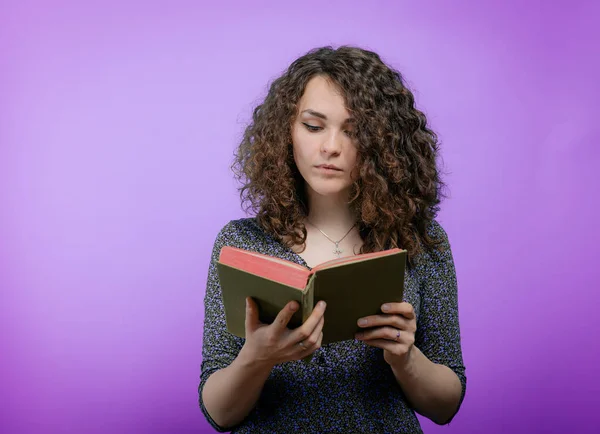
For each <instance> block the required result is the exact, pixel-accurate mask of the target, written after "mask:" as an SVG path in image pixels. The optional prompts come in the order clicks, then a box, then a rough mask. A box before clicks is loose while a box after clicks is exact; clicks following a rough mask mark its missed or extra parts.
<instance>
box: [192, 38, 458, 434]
mask: <svg viewBox="0 0 600 434" xmlns="http://www.w3.org/2000/svg"><path fill="white" fill-rule="evenodd" d="M437 153H438V143H437V138H436V135H435V134H434V133H433V132H432V131H431V130H430V129H429V127H428V126H427V121H426V118H425V116H424V115H423V113H421V112H420V111H419V110H417V109H416V108H415V104H414V98H413V95H412V94H411V92H410V91H409V90H408V89H407V88H406V86H405V85H404V82H403V78H402V76H401V75H400V73H398V72H397V71H395V70H394V69H392V68H390V67H389V66H386V65H385V64H384V63H383V62H382V60H381V59H380V57H379V56H378V55H377V54H375V53H373V52H371V51H367V50H362V49H359V48H355V47H340V48H338V49H332V48H330V47H325V48H320V49H315V50H312V51H311V52H309V53H307V54H306V55H304V56H302V57H300V58H299V59H297V60H296V61H294V62H293V63H292V64H291V65H290V67H289V68H288V70H287V71H286V72H285V73H284V74H283V75H282V76H281V77H280V78H278V79H277V80H275V81H274V82H273V83H272V85H271V87H270V91H269V93H268V95H267V97H266V99H265V100H264V102H263V103H262V104H261V105H260V106H259V107H257V108H256V109H255V111H254V116H253V121H252V123H251V124H250V125H249V126H248V128H247V129H246V132H245V135H244V138H243V140H242V142H241V144H240V146H239V149H238V151H237V155H236V159H235V163H234V165H233V168H234V170H235V173H236V176H237V178H238V179H239V180H240V181H241V182H242V187H241V189H240V191H241V197H242V200H243V203H245V204H246V205H247V208H248V209H251V210H253V212H254V213H253V214H254V215H255V217H254V218H246V219H240V220H235V221H231V222H229V223H228V224H227V225H225V226H224V228H223V229H222V230H221V231H220V233H219V234H218V236H217V239H216V242H215V245H214V249H213V255H212V261H211V264H210V268H209V275H208V284H207V289H206V297H205V323H204V340H203V361H202V368H201V371H202V372H201V378H200V385H199V396H200V407H201V408H202V411H203V413H204V415H205V417H206V418H207V420H208V421H209V422H210V423H211V425H212V426H213V427H214V428H215V429H216V430H218V431H221V432H222V431H233V432H239V433H246V432H248V433H250V432H252V433H257V432H265V433H267V432H268V433H290V432H301V433H312V432H314V433H325V432H344V433H363V432H364V433H379V432H381V433H383V432H395V433H418V432H421V428H420V425H419V422H418V419H417V418H416V415H415V412H418V413H420V414H422V415H424V416H425V417H428V418H429V419H431V420H433V421H434V422H435V423H438V424H446V423H448V422H450V420H451V419H452V418H453V417H454V415H455V414H456V413H457V411H458V409H459V407H460V405H461V403H462V401H463V399H464V396H465V390H466V377H465V368H464V365H463V358H462V350H461V343H460V329H459V320H458V306H457V300H458V296H457V281H456V275H455V269H454V263H453V259H452V253H451V250H450V245H449V242H448V238H447V235H446V233H445V231H444V230H443V228H442V227H441V226H440V224H439V223H438V222H437V221H436V220H435V217H436V213H437V211H438V210H439V203H440V201H441V196H442V193H441V190H442V187H443V183H442V181H441V179H440V176H439V172H438V168H437V163H436V157H437ZM225 245H230V246H235V247H240V248H245V249H251V250H254V251H257V252H260V253H265V254H269V255H272V256H276V257H279V258H283V259H287V260H290V261H294V262H296V263H298V264H302V265H306V266H308V267H314V266H316V265H317V264H319V263H322V262H324V261H327V260H330V259H335V258H336V257H345V256H350V255H358V254H362V253H368V252H374V251H379V250H384V249H389V248H394V247H400V248H403V249H406V250H407V251H408V253H409V263H408V267H407V271H406V281H405V295H404V302H402V303H386V304H384V305H383V306H382V307H381V314H379V315H375V316H369V317H366V318H357V324H358V326H359V327H360V328H361V330H362V332H360V333H358V334H357V335H356V339H355V340H350V341H343V342H338V343H335V344H330V345H325V346H321V339H322V333H321V330H322V328H323V324H324V323H325V322H326V321H327V306H325V305H319V306H318V307H317V308H316V309H315V310H314V311H313V313H312V315H311V316H310V318H309V319H308V320H307V321H306V322H305V323H304V324H303V325H302V326H301V327H299V328H296V329H293V330H291V329H289V328H288V327H287V323H288V321H289V319H290V318H291V316H292V314H293V313H294V311H296V310H297V309H298V305H297V304H296V303H295V302H290V303H289V304H288V305H287V306H286V307H285V308H284V309H283V310H282V311H281V312H280V313H279V316H278V317H277V319H276V320H275V321H274V322H273V323H272V324H262V323H261V322H260V321H259V320H258V309H257V306H256V304H255V303H254V302H253V301H252V300H251V299H248V300H247V307H246V338H245V339H241V338H238V337H236V336H233V335H231V334H230V333H228V332H227V330H226V327H225V317H224V312H223V305H222V301H221V292H220V286H219V278H218V274H217V270H216V265H215V263H216V260H217V259H218V256H219V253H220V250H221V248H222V247H223V246H225ZM365 290H368V288H365ZM309 354H313V357H312V359H311V361H310V362H308V363H307V362H305V361H301V359H302V358H304V357H306V356H307V355H309Z"/></svg>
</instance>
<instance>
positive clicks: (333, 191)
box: [308, 181, 350, 196]
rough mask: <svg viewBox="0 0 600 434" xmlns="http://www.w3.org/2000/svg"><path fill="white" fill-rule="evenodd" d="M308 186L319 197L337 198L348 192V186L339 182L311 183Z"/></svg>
mask: <svg viewBox="0 0 600 434" xmlns="http://www.w3.org/2000/svg"><path fill="white" fill-rule="evenodd" d="M308 186H309V189H310V190H312V191H314V192H315V193H316V194H318V195H319V196H339V195H342V194H348V192H349V191H350V186H349V185H347V184H346V183H341V182H332V181H330V182H312V183H308Z"/></svg>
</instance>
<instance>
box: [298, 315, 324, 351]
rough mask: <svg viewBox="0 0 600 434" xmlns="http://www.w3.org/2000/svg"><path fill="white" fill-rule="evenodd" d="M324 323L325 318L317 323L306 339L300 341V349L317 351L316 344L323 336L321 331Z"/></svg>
mask: <svg viewBox="0 0 600 434" xmlns="http://www.w3.org/2000/svg"><path fill="white" fill-rule="evenodd" d="M324 323H325V317H321V320H320V321H319V323H318V324H317V326H316V327H315V329H314V330H313V331H312V333H311V334H310V336H308V337H307V338H306V339H302V340H301V341H300V342H302V345H301V347H303V348H308V349H310V348H312V349H314V350H316V349H317V342H319V338H320V337H321V335H322V334H323V333H322V330H323V324H324Z"/></svg>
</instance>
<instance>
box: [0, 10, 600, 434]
mask: <svg viewBox="0 0 600 434" xmlns="http://www.w3.org/2000/svg"><path fill="white" fill-rule="evenodd" d="M12 3H13V4H8V3H7V2H3V3H2V5H1V6H0V8H1V9H0V56H1V57H0V59H1V61H2V63H1V68H0V77H1V80H0V95H1V96H0V101H1V103H0V104H1V105H0V288H1V299H0V327H1V328H0V330H1V334H0V357H1V359H0V367H1V370H0V375H1V377H0V384H1V387H0V415H1V418H0V431H1V432H2V433H59V432H60V433H84V432H85V433H90V434H96V433H132V432H135V433H152V434H154V433H174V432H177V433H197V432H204V431H207V432H208V431H210V429H209V427H208V425H207V423H206V422H205V421H204V419H203V417H202V415H201V412H200V410H199V409H198V406H197V391H196V388H197V384H198V377H199V366H200V356H201V331H202V318H203V306H202V300H203V295H204V289H205V279H206V271H207V266H208V260H209V255H210V251H211V248H212V243H213V241H214V237H215V235H216V233H217V231H218V230H219V229H220V227H221V226H223V225H224V224H225V223H226V222H227V221H228V220H230V219H233V218H238V217H242V216H243V214H242V212H241V209H240V207H239V202H238V197H237V192H236V190H235V184H234V182H233V180H232V176H231V174H230V172H229V169H228V166H229V163H230V161H231V155H232V151H233V149H234V147H235V146H236V144H237V142H238V140H239V138H240V134H241V132H242V129H243V124H244V122H245V121H246V120H247V119H248V118H249V115H250V111H251V109H252V107H253V106H254V104H255V103H256V102H258V101H259V100H260V98H261V97H262V96H263V95H264V93H265V90H266V84H267V83H268V82H269V80H271V79H272V78H274V77H275V76H276V75H278V74H279V72H280V71H282V70H283V69H284V68H285V67H286V66H287V65H288V63H289V62H291V61H292V60H293V59H294V58H296V57H297V56H299V55H301V54H303V53H304V52H305V51H306V50H308V49H310V48H312V47H314V46H319V45H324V44H329V43H332V44H335V45H338V44H343V43H349V44H358V45H361V46H363V47H366V48H371V49H374V50H376V51H378V52H379V53H380V54H381V55H382V56H383V58H384V60H386V61H388V62H389V63H391V64H392V65H394V66H395V67H397V68H399V69H400V70H401V71H402V72H403V73H404V74H405V75H406V78H407V79H408V82H409V84H410V86H411V87H412V89H413V90H414V91H415V94H416V97H417V100H418V104H419V106H420V107H421V108H423V109H424V110H425V112H426V113H427V115H428V116H429V119H430V120H431V123H432V126H433V128H434V129H435V130H436V131H437V132H438V133H439V135H440V138H441V140H442V142H443V155H444V162H445V170H446V171H447V172H448V175H447V177H446V180H447V182H448V183H449V186H450V193H451V197H450V199H449V200H448V201H447V202H445V204H444V207H443V212H442V213H441V215H440V221H441V222H442V224H443V225H444V227H445V228H446V230H447V232H448V234H449V236H450V240H451V242H452V245H453V250H454V255H455V261H456V266H457V270H458V279H459V285H460V309H461V312H460V314H461V325H462V332H463V344H464V356H465V361H466V364H467V374H468V382H469V386H468V392H467V398H466V400H465V402H464V405H463V408H462V411H461V413H460V414H459V415H458V416H457V418H456V419H455V421H454V422H453V423H452V424H451V426H450V427H437V426H434V425H433V424H432V423H429V422H427V421H424V422H423V423H424V428H425V431H426V432H430V433H434V432H446V433H481V432H486V433H492V434H493V433H501V432H507V433H508V432H509V433H520V432H523V433H525V432H540V433H542V432H543V433H563V432H577V433H591V432H597V431H596V430H595V429H594V425H597V422H596V418H595V415H596V413H597V405H598V396H599V393H600V378H599V377H600V375H599V371H598V367H599V366H600V349H599V341H600V338H598V331H599V328H600V320H599V319H598V317H599V315H598V312H597V311H598V304H599V302H600V296H599V293H600V291H599V289H600V285H599V284H598V279H599V277H600V275H599V271H598V270H599V269H600V266H599V265H598V263H597V254H596V247H597V246H598V241H599V238H600V237H599V231H598V229H597V226H596V225H597V222H596V216H597V215H596V212H597V211H598V209H599V206H598V205H599V204H598V196H600V194H599V193H598V190H599V189H598V182H597V174H598V167H599V163H600V148H599V142H600V140H599V139H600V128H599V126H598V124H599V121H598V116H599V115H600V110H599V109H598V96H599V95H600V89H599V85H598V77H599V76H600V66H599V60H598V58H599V57H598V41H599V39H600V32H599V31H598V30H597V23H598V12H599V7H598V6H596V5H594V2H593V1H587V2H586V1H581V2H574V3H571V4H569V3H570V2H567V1H559V2H555V3H554V4H552V5H550V4H548V3H549V2H543V1H529V2H521V1H495V2H481V1H471V2H464V1H452V2H447V1H438V2H427V3H424V2H414V1H410V2H409V1H387V2H384V1H373V2H371V3H370V4H367V3H368V2H365V1H358V2H352V1H347V0H346V1H334V2H331V1H327V2H325V1H320V2H317V1H304V2H294V3H292V2H290V3H285V4H283V3H281V2H271V3H267V2H264V1H257V2H241V1H240V2H229V1H218V2H210V3H208V2H205V3H204V4H201V3H202V2H197V1H196V2H194V1H188V2H178V3H175V2H171V4H167V2H162V3H158V2H151V4H149V2H146V1H129V2H126V3H127V4H126V5H122V4H120V3H121V2H119V1H114V0H113V1H102V2H96V5H95V6H92V5H89V4H85V3H86V2H76V1H52V2H50V1H37V2H35V1H22V2H17V1H13V2H12ZM417 3H419V4H417ZM596 4H597V3H596ZM567 5H568V6H567ZM270 7H272V9H270ZM594 27H595V28H594Z"/></svg>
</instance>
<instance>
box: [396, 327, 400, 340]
mask: <svg viewBox="0 0 600 434" xmlns="http://www.w3.org/2000/svg"><path fill="white" fill-rule="evenodd" d="M399 339H400V330H398V333H396V342H399Z"/></svg>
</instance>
